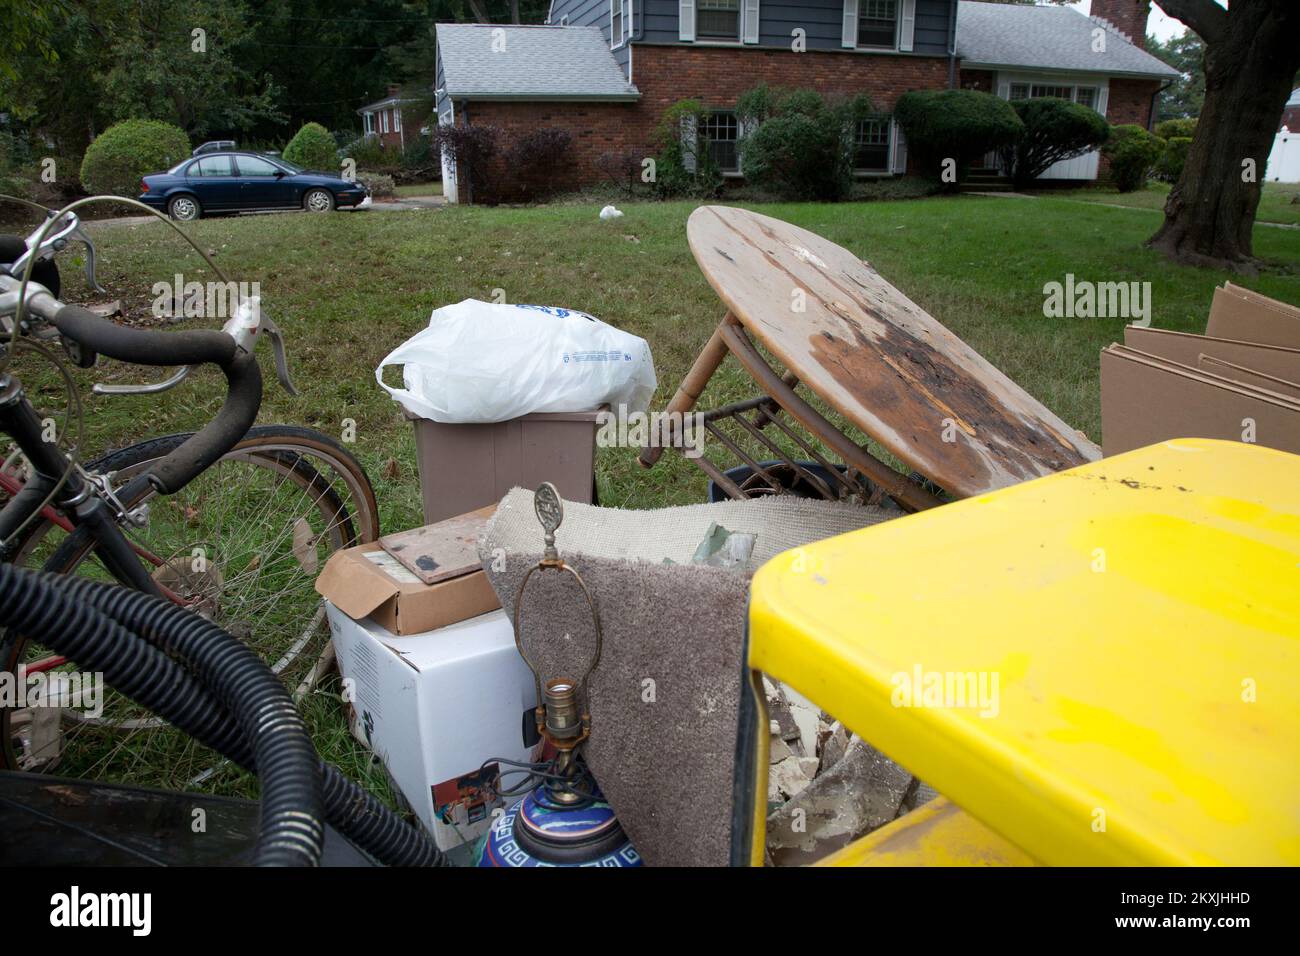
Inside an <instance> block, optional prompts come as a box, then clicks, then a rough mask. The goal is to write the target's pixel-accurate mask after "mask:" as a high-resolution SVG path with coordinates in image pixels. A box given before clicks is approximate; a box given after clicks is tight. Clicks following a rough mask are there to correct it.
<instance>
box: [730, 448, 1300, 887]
mask: <svg viewBox="0 0 1300 956" xmlns="http://www.w3.org/2000/svg"><path fill="white" fill-rule="evenodd" d="M749 664H750V667H751V668H753V669H754V670H755V671H763V672H766V673H767V674H769V675H771V676H772V677H775V678H777V679H779V680H782V681H785V682H786V683H788V684H790V685H791V686H792V687H794V688H795V689H797V690H799V691H800V692H801V693H803V694H805V695H806V696H807V697H809V698H810V699H811V700H813V701H815V702H816V703H817V704H819V705H820V706H822V707H823V708H825V709H826V710H827V711H829V712H830V713H832V714H834V715H835V716H836V717H837V718H839V719H840V720H842V721H843V722H844V723H845V724H846V725H847V726H849V727H850V728H852V729H853V730H854V731H856V732H857V733H859V734H860V735H861V736H862V737H863V738H864V739H866V740H867V741H869V742H870V743H872V744H873V745H874V746H876V747H877V748H879V749H880V750H882V751H883V752H884V753H886V754H888V755H889V756H890V757H891V758H892V759H894V760H895V761H897V762H898V763H900V764H901V765H903V766H904V767H906V768H908V769H909V770H910V771H911V772H913V773H915V774H917V775H918V776H920V777H921V778H922V779H924V780H926V781H927V782H929V783H930V784H932V785H933V786H934V787H935V788H936V789H937V790H938V791H939V792H940V793H942V794H944V795H945V796H946V797H947V798H948V799H949V800H951V801H952V803H954V804H956V805H957V807H960V808H961V810H964V811H965V814H962V813H961V812H960V811H956V810H955V808H954V809H952V810H950V809H949V808H946V807H945V806H944V805H940V807H939V809H940V810H942V811H943V813H942V814H934V811H932V814H934V815H935V820H934V821H930V823H932V824H934V825H933V826H931V829H932V830H933V831H934V835H933V838H932V840H931V843H930V846H929V847H928V848H927V847H926V840H924V839H922V840H919V841H917V840H913V841H912V842H911V843H910V844H905V843H898V842H897V838H898V837H899V833H898V831H899V830H901V829H903V825H904V824H906V823H907V820H908V819H909V818H907V817H905V818H903V819H902V820H900V821H897V822H896V823H895V824H893V825H891V827H889V828H887V829H888V830H889V831H890V832H885V831H880V832H879V833H878V834H873V835H871V836H868V837H867V838H866V839H865V840H864V841H862V843H863V844H866V843H867V841H872V840H873V839H874V840H875V842H876V844H881V843H887V842H888V841H889V840H891V839H893V840H895V843H893V844H890V845H891V846H894V848H895V849H897V848H898V847H903V848H904V849H906V850H908V851H909V852H908V853H906V854H904V855H902V856H900V857H898V860H899V861H904V862H922V861H927V860H928V861H929V862H939V861H946V862H980V861H981V860H982V861H983V862H990V861H992V862H1003V863H1024V862H1029V861H1030V860H1033V861H1040V862H1042V863H1046V864H1068V865H1113V864H1121V865H1167V864H1232V865H1292V866H1294V865H1297V864H1300V456H1296V455H1290V454H1287V453H1285V452H1280V451H1275V450H1272V449H1268V448H1262V447H1259V446H1253V445H1244V444H1239V443H1234V442H1219V441H1209V440H1199V439H1180V440H1176V441H1168V442H1163V443H1161V444H1158V445H1153V446H1151V447H1148V448H1144V449H1139V450H1137V451H1134V452H1130V453H1128V454H1125V455H1120V456H1118V457H1115V458H1108V459H1103V460H1101V461H1097V462H1093V463H1090V464H1087V465H1083V466H1081V467H1078V468H1074V469H1071V470H1069V471H1065V472H1061V473H1059V474H1056V475H1051V476H1049V477H1046V478H1042V479H1038V480H1035V481H1030V482H1026V483H1024V484H1020V485H1015V486H1013V487H1010V488H1005V489H1002V490H1000V491H997V492H993V493H991V494H988V495H984V496H981V497H976V498H969V499H966V500H964V501H960V502H957V503H955V504H951V505H945V506H944V507H942V508H938V509H934V510H931V511H926V512H922V513H919V514H915V515H911V516H909V517H906V518H901V519H899V520H897V521H891V522H888V523H887V524H883V525H878V526H875V527H872V528H869V529H865V530H863V531H859V532H855V533H852V534H847V535H843V536H840V537H837V538H831V539H828V540H826V541H821V542H818V543H816V544H814V545H811V546H809V547H806V548H799V549H795V550H793V551H787V552H785V553H783V554H781V555H778V556H777V557H776V558H774V559H773V560H772V561H770V562H768V563H767V564H766V565H765V566H764V567H763V568H762V569H760V570H759V572H758V574H757V575H756V576H755V578H754V582H753V591H752V598H751V604H750V634H749ZM747 706H748V710H749V714H750V716H751V718H753V719H754V722H753V726H754V727H761V728H763V729H764V730H765V728H766V724H765V723H763V719H764V715H763V713H762V697H761V694H760V695H758V697H757V699H756V700H750V701H749V702H748V705H747ZM745 737H746V735H745V733H744V730H743V728H742V738H745ZM764 738H765V735H764V734H763V733H758V732H754V733H752V734H750V735H749V739H752V740H753V741H754V747H753V750H754V752H755V753H757V751H758V750H760V749H762V747H763V745H764V743H765V739H764ZM739 764H740V766H739V767H738V771H737V772H738V774H745V775H747V778H748V780H749V781H750V782H752V783H753V784H755V785H757V784H758V783H759V782H760V778H761V777H763V776H765V774H763V773H761V772H760V769H761V770H762V771H765V770H766V761H765V760H761V762H746V761H743V760H742V761H740V762H739ZM763 787H764V789H763V790H760V791H758V793H759V794H762V793H765V792H766V791H765V787H766V783H765V781H764V782H763ZM751 789H752V788H751ZM744 791H745V788H744V787H743V786H742V787H740V788H738V791H737V792H738V795H742V804H743V803H745V802H748V804H749V806H748V808H747V809H748V810H749V813H748V814H745V813H744V811H743V810H742V816H744V818H745V819H748V820H751V821H752V822H751V823H750V825H749V827H748V832H743V831H744V830H745V827H744V826H743V825H742V826H741V827H738V831H740V832H738V834H737V837H738V840H739V841H740V842H739V843H738V844H737V847H736V852H734V853H733V860H734V861H736V862H741V861H743V859H744V857H745V856H746V851H747V852H748V858H749V860H750V861H761V858H762V851H761V848H762V845H763V816H762V811H763V809H764V802H763V800H762V798H761V796H759V798H758V799H756V800H755V799H753V795H752V794H750V795H749V797H748V798H744V797H743V793H744ZM966 814H968V815H969V817H970V818H973V819H968V818H967V817H966ZM926 823H927V819H926V818H921V819H919V820H918V821H914V822H913V824H910V826H911V827H913V828H915V827H918V826H921V825H922V824H926ZM939 824H942V825H939ZM972 827H977V828H979V829H978V830H973V829H971V828H972ZM918 832H919V831H918ZM953 832H959V833H964V834H967V836H968V837H969V838H970V839H969V840H968V843H969V844H970V847H969V852H956V853H952V854H947V856H946V859H945V854H944V853H943V852H942V848H941V847H940V849H939V850H937V851H936V850H935V848H934V843H933V841H939V842H940V843H941V844H942V843H943V842H944V840H945V833H947V834H949V836H948V837H947V838H946V839H947V841H948V842H949V843H950V844H951V842H952V837H951V833H953ZM972 834H973V835H972ZM914 835H915V834H914ZM873 848H875V849H878V847H873V846H871V845H868V846H866V847H865V848H864V846H862V845H857V846H855V847H849V848H847V849H846V850H844V851H841V852H840V853H839V854H837V855H836V857H837V861H838V862H857V863H860V862H864V855H865V853H866V851H867V850H871V849H873ZM959 849H960V848H959ZM985 850H990V852H992V853H993V856H994V857H995V858H996V859H993V860H990V859H989V858H988V856H987V854H985V853H984V851H985ZM1017 851H1018V852H1017Z"/></svg>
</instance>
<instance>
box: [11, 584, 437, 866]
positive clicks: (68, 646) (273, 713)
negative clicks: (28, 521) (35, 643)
mask: <svg viewBox="0 0 1300 956" xmlns="http://www.w3.org/2000/svg"><path fill="white" fill-rule="evenodd" d="M65 604H66V605H67V606H66V607H63V605H65ZM42 609H43V610H42ZM105 618H106V620H105ZM0 622H2V623H4V624H5V625H6V626H10V627H14V628H17V629H20V630H21V631H22V632H23V633H24V634H26V635H27V636H29V637H31V638H33V639H35V640H39V641H40V643H42V644H45V645H46V646H48V647H51V648H53V649H55V650H57V651H59V653H61V654H64V655H65V656H67V657H69V658H72V659H74V660H76V661H77V662H78V663H79V665H80V666H83V667H90V668H92V669H94V670H97V671H100V672H101V673H103V675H104V679H105V681H106V682H107V683H109V684H110V685H112V686H113V687H115V688H116V689H117V690H118V691H120V692H121V693H123V694H126V695H127V696H128V697H131V698H132V699H133V700H135V701H136V702H137V703H139V704H142V705H143V706H145V707H148V708H149V709H150V710H152V711H154V712H155V713H157V714H159V715H160V716H162V717H164V718H165V719H167V720H168V721H169V722H170V723H172V724H173V725H174V726H176V727H177V728H178V729H180V730H182V731H184V732H185V733H187V734H189V735H190V736H192V737H194V738H195V739H196V740H198V741H199V742H200V743H203V744H204V745H205V746H208V747H210V748H212V749H213V750H216V751H218V752H219V753H221V754H223V755H224V756H226V757H228V758H229V759H230V760H232V761H234V762H235V763H237V764H239V765H240V766H242V767H245V768H246V769H248V770H250V771H253V772H255V773H258V774H259V776H260V777H261V778H262V818H263V821H266V820H268V819H269V816H268V809H271V810H274V811H275V812H276V813H279V814H285V815H287V817H288V819H290V820H293V821H295V822H296V823H295V826H292V827H289V828H288V829H287V830H286V832H287V833H289V834H291V835H292V836H293V838H294V839H293V840H291V841H289V842H288V843H284V841H282V840H277V841H276V843H277V846H281V847H282V848H286V847H289V846H292V845H294V841H300V840H301V838H302V837H304V836H307V835H308V834H309V833H311V832H313V828H312V825H311V824H314V825H315V829H316V830H319V820H320V816H319V811H317V812H316V813H315V814H312V813H311V812H310V811H309V810H308V802H309V800H304V801H303V802H298V803H296V804H295V803H294V802H292V800H293V798H289V799H277V800H276V802H275V804H274V805H273V806H272V805H268V801H267V798H268V788H267V775H266V774H265V773H261V772H259V771H258V769H257V768H259V767H266V766H268V765H267V764H266V763H265V761H266V760H272V761H280V760H283V759H286V754H287V755H288V757H289V758H292V759H293V760H294V761H295V762H294V764H293V765H292V766H293V767H294V769H295V771H296V774H295V777H294V779H295V780H296V781H297V782H298V784H299V785H300V786H301V785H302V783H303V782H304V780H305V779H306V778H305V777H304V775H303V766H302V759H301V758H302V754H301V746H302V743H303V742H304V741H305V743H306V747H307V749H308V751H309V752H310V755H311V764H312V774H311V775H310V776H311V778H312V782H313V783H315V782H316V780H318V781H319V790H318V791H317V792H318V794H319V796H318V798H317V799H318V800H319V801H320V803H323V805H324V812H325V816H326V818H327V819H328V820H329V822H330V823H331V824H333V825H334V827H335V828H336V829H338V831H339V832H340V833H342V834H343V835H344V836H346V837H347V838H348V839H349V840H351V841H352V842H353V843H354V844H356V845H357V846H359V847H360V848H361V849H363V850H365V851H366V852H367V853H369V854H370V855H371V856H373V857H374V858H375V859H376V860H378V861H379V862H381V863H386V864H388V865H390V866H445V865H447V861H446V858H445V857H444V856H443V855H442V853H441V852H440V851H439V850H438V849H437V847H436V846H435V845H434V844H433V842H432V841H431V840H429V839H428V838H427V837H426V836H425V835H424V834H423V833H421V832H420V831H418V830H416V829H415V828H414V827H411V826H409V825H407V824H406V823H405V822H404V821H402V820H401V819H400V818H398V817H397V815H396V814H394V813H393V812H392V811H391V810H390V809H389V808H388V807H386V806H385V805H384V804H383V803H381V802H380V801H378V800H377V799H375V798H374V797H373V796H371V795H370V794H369V793H367V792H366V791H364V790H362V789H361V788H360V787H358V786H357V785H356V784H355V783H353V782H352V781H351V780H349V779H348V778H347V777H346V776H344V775H343V774H342V772H340V771H339V770H338V769H337V768H336V767H334V766H333V765H332V764H329V763H326V762H324V761H322V760H319V758H318V757H317V756H316V754H315V751H314V749H313V748H312V747H311V741H310V738H309V737H308V736H307V731H306V728H305V726H303V724H302V720H301V718H300V717H299V715H298V713H297V711H296V710H295V709H294V707H293V703H292V700H291V699H290V698H289V695H288V692H287V691H285V689H284V687H283V685H282V684H281V683H280V681H279V679H278V678H277V677H276V676H275V675H274V674H273V673H272V672H271V671H270V669H269V668H267V667H266V665H265V664H264V663H263V662H262V661H261V659H260V658H258V657H257V655H256V654H254V653H253V652H252V651H251V650H249V649H248V648H247V647H245V646H244V645H243V644H241V643H240V642H239V641H237V640H236V639H235V638H233V637H231V636H230V635H228V634H227V633H226V632H225V631H223V630H221V629H220V628H219V627H217V626H216V625H215V624H213V623H212V622H211V621H208V620H206V619H204V618H201V617H199V616H198V615H196V614H193V613H191V612H189V611H186V610H185V609H183V608H181V607H178V606H177V605H174V604H171V603H169V602H167V601H162V600H159V599H157V598H154V597H152V596H150V595H147V594H141V593H139V592H136V591H130V590H127V589H125V588H121V587H118V586H114V585H108V584H103V583H99V582H94V581H90V580H87V579H85V578H75V577H73V578H69V577H63V576H55V575H42V574H39V573H37V572H31V571H24V570H21V569H17V568H14V567H12V566H11V565H0ZM38 629H39V630H38ZM169 655H171V656H169ZM173 657H174V658H176V659H173ZM178 661H179V663H178ZM181 663H184V664H185V665H186V666H188V667H190V668H191V669H192V670H193V671H194V674H193V675H191V674H190V673H188V672H187V671H186V670H185V668H184V667H182V666H181ZM250 690H255V692H256V693H257V694H258V701H259V702H255V701H253V700H252V699H251V695H250ZM268 705H270V706H268ZM286 708H287V709H286ZM259 713H260V714H261V715H262V716H261V717H260V718H259V717H258V716H256V715H257V714H259ZM253 734H260V735H261V736H266V737H270V738H271V739H270V740H269V741H267V742H266V743H265V744H264V746H263V747H260V748H259V747H257V746H250V743H249V741H250V739H252V735H253ZM263 750H265V754H263V752H262V751H263ZM259 758H260V759H259ZM275 795H277V796H278V794H275ZM316 806H319V803H318V804H316ZM309 818H310V821H311V823H308V819H309ZM264 832H265V827H264ZM322 838H323V833H322ZM315 852H316V853H317V855H318V854H319V845H318V844H317V849H316V851H315ZM314 859H315V857H313V860H314ZM258 862H261V860H258Z"/></svg>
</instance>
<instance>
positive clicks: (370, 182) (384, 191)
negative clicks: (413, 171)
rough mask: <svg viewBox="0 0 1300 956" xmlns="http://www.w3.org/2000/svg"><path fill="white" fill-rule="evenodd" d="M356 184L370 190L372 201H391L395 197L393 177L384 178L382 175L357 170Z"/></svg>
mask: <svg viewBox="0 0 1300 956" xmlns="http://www.w3.org/2000/svg"><path fill="white" fill-rule="evenodd" d="M357 182H359V183H361V184H362V185H364V186H366V187H368V188H369V189H370V196H371V198H372V199H391V198H393V197H394V196H396V195H397V187H396V186H395V185H394V184H393V177H392V176H385V175H384V174H383V173H372V172H368V171H366V172H363V171H360V170H358V172H357Z"/></svg>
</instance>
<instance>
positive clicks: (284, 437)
mask: <svg viewBox="0 0 1300 956" xmlns="http://www.w3.org/2000/svg"><path fill="white" fill-rule="evenodd" d="M187 437H188V435H170V436H167V437H164V438H156V439H152V440H149V441H145V442H141V443H140V444H137V445H132V446H130V447H129V448H125V449H122V450H121V451H117V452H114V453H112V454H109V455H106V456H104V457H103V458H101V459H99V460H98V461H96V462H92V463H91V464H90V465H89V466H88V467H89V468H90V470H92V471H97V472H100V473H109V472H112V473H113V475H114V477H113V485H114V487H120V486H122V485H123V484H125V483H126V482H127V481H129V480H130V479H131V478H132V477H134V476H136V475H138V474H140V473H142V472H144V471H147V470H148V469H149V468H150V467H152V465H153V464H154V463H155V462H156V461H157V460H158V459H160V458H161V457H163V456H164V455H166V454H168V453H169V452H171V451H172V450H173V449H175V448H176V447H177V446H178V445H179V444H180V443H181V442H183V441H184V440H185V439H186V438H187ZM122 504H123V505H124V507H125V508H126V510H127V513H128V515H132V516H134V517H135V518H137V519H138V520H139V521H140V523H139V524H137V523H135V522H133V521H131V520H129V519H128V520H126V521H124V522H123V523H122V527H123V530H124V532H125V533H126V535H127V537H128V538H129V540H130V541H131V543H132V545H133V547H135V548H136V551H137V554H139V555H140V556H141V558H142V560H143V561H144V562H145V563H146V564H147V565H148V566H150V567H151V568H152V575H153V578H154V580H155V581H157V582H158V583H159V585H160V586H161V587H162V588H163V589H164V590H165V591H166V592H168V596H169V597H171V599H172V600H175V601H177V603H179V604H182V605H183V606H186V607H189V608H192V609H193V610H194V611H195V612H196V613H199V614H202V615H204V616H205V617H209V618H211V619H212V620H214V621H215V622H216V623H218V624H220V625H221V626H222V627H224V628H225V629H226V630H228V631H230V632H231V633H232V634H235V635H236V636H237V637H240V638H241V639H243V640H244V641H246V642H247V643H248V645H249V646H250V647H251V648H253V650H255V651H256V652H257V653H258V654H259V656H261V657H262V659H263V660H265V661H266V662H267V663H268V664H269V665H270V666H271V667H272V668H273V669H275V670H276V671H277V673H279V674H280V675H281V676H282V677H283V678H284V679H285V681H286V683H288V684H289V685H290V686H291V687H293V686H296V685H297V683H298V682H299V681H301V680H302V679H303V678H304V676H306V675H307V674H308V673H309V672H311V671H312V669H313V667H314V666H315V665H316V663H317V662H318V660H320V658H321V655H322V653H323V652H324V650H325V648H326V647H327V646H328V643H329V629H328V627H327V626H326V623H325V620H324V611H323V606H322V604H321V601H320V598H319V596H318V595H317V594H316V592H315V588H314V583H315V578H316V575H317V574H318V573H319V571H320V568H321V567H322V566H323V565H324V563H325V560H326V559H327V558H328V557H329V555H330V554H331V553H333V552H334V551H336V550H338V549H339V548H344V547H349V546H351V545H352V544H355V543H358V542H362V541H373V540H375V539H376V538H377V537H378V536H379V518H378V509H377V506H376V503H375V497H374V491H373V489H372V488H371V486H370V482H369V479H368V478H367V477H366V474H365V471H364V470H363V469H362V467H361V465H360V463H358V462H357V460H356V459H355V458H354V457H353V456H352V455H351V454H350V453H349V452H348V451H346V450H345V449H344V448H342V447H341V446H340V445H339V444H338V443H336V442H335V441H333V440H332V439H330V438H329V437H327V436H325V435H322V434H320V433H318V432H314V431H311V430H310V429H305V428H297V427H293V426H283V425H269V426H259V427H255V428H253V429H251V430H250V431H249V432H248V434H247V435H246V436H245V437H244V439H243V440H242V441H240V442H239V444H238V445H236V446H235V447H234V448H233V449H231V451H230V452H228V453H227V454H226V455H225V456H223V457H222V458H221V459H220V460H219V461H217V462H216V463H215V464H214V465H213V466H212V467H211V468H209V469H208V470H207V471H205V472H204V473H203V474H201V475H200V476H199V477H198V478H196V479H195V480H194V481H193V482H191V483H190V484H189V485H187V486H186V487H185V488H183V489H181V491H179V492H178V493H177V494H175V495H168V496H162V495H158V494H157V493H156V492H153V491H147V492H145V493H143V494H142V495H141V497H139V498H138V499H136V500H132V501H123V502H122ZM92 544H93V542H92V541H91V540H90V539H89V537H88V536H87V535H86V534H85V533H84V532H73V533H71V534H69V533H66V532H65V531H64V530H63V529H62V528H60V527H58V526H56V525H54V524H52V523H49V522H42V523H41V524H39V525H38V526H37V527H35V528H34V529H33V531H32V533H31V534H30V535H28V537H27V539H26V540H25V541H24V543H23V545H22V548H21V549H20V551H19V560H20V561H21V562H22V563H24V564H26V565H27V566H29V567H36V566H41V567H44V568H45V569H46V570H50V571H57V572H60V573H69V574H71V573H75V574H84V575H88V576H91V577H96V578H100V579H105V580H107V579H108V575H107V572H106V571H105V570H104V569H103V568H102V567H101V566H100V564H99V562H98V560H97V559H96V558H95V557H94V554H93V550H92ZM0 664H2V665H3V667H4V669H5V670H6V671H7V672H9V673H10V674H17V673H19V670H18V669H19V668H20V667H21V668H23V669H24V672H25V673H26V674H29V675H30V674H43V675H44V677H42V678H38V680H42V681H43V682H44V683H45V685H46V687H47V688H49V689H52V691H53V692H55V693H57V694H62V695H63V697H62V698H61V700H62V701H63V703H64V704H65V706H61V707H50V706H43V707H27V708H17V707H13V706H0V747H2V757H3V762H4V765H5V766H6V767H8V768H10V769H24V770H36V771H53V770H55V769H57V771H58V772H59V773H60V774H62V775H66V776H76V777H83V778H91V779H102V780H112V781H115V782H120V783H132V784H137V785H142V786H157V787H167V788H173V789H189V790H193V789H196V788H197V787H201V788H202V789H204V790H207V791H210V792H242V790H243V788H245V787H246V786H247V785H248V784H247V781H245V780H243V778H242V776H241V775H240V774H238V773H236V772H234V771H233V770H225V769H219V770H217V771H216V772H214V767H216V766H217V764H218V760H217V758H215V757H214V756H213V755H212V754H210V753H209V752H207V751H205V750H203V748H201V747H199V745H197V744H195V743H194V742H193V741H192V740H190V739H189V738H187V737H185V736H184V735H183V734H180V733H178V732H176V731H175V730H173V729H172V728H170V727H168V726H166V725H165V724H163V723H162V722H161V721H160V720H159V719H158V718H156V717H154V716H152V715H151V714H149V713H148V712H147V711H144V710H143V709H141V708H139V707H137V706H136V705H135V704H134V703H132V702H131V701H129V700H127V699H126V698H124V697H122V696H120V695H118V694H116V693H114V692H112V691H109V690H107V689H106V690H105V691H104V693H103V697H102V701H101V702H100V703H99V704H98V705H95V703H94V701H93V700H88V698H87V696H86V695H85V693H84V690H81V689H80V687H79V686H78V687H77V688H75V689H74V688H73V680H72V677H71V676H69V677H66V678H65V677H59V676H58V675H59V674H65V675H73V674H74V668H75V665H74V664H72V663H65V662H63V661H62V660H61V659H60V658H58V657H56V656H55V655H53V653H52V652H51V651H49V649H47V648H45V647H42V646H40V645H39V644H36V643H35V642H31V641H27V640H26V639H24V638H23V637H22V636H21V635H6V636H5V638H4V640H3V642H0ZM78 694H80V696H78Z"/></svg>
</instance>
